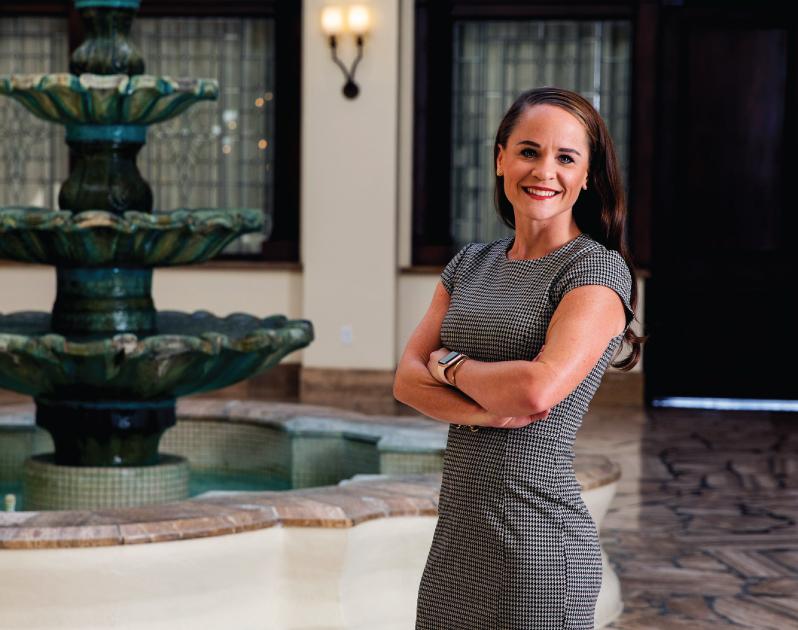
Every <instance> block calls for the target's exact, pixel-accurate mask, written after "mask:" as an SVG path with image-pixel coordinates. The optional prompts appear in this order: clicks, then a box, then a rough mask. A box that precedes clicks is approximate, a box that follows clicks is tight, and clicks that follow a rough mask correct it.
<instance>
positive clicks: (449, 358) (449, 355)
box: [438, 350, 460, 365]
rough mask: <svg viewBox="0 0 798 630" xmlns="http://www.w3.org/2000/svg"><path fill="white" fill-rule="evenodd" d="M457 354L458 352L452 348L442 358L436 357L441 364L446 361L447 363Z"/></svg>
mask: <svg viewBox="0 0 798 630" xmlns="http://www.w3.org/2000/svg"><path fill="white" fill-rule="evenodd" d="M459 354H460V353H459V352H455V351H454V350H452V351H451V352H450V353H449V354H447V355H446V356H445V357H443V358H442V359H438V363H440V364H441V365H446V364H447V363H449V361H451V360H452V359H454V358H455V357H456V356H458V355H459Z"/></svg>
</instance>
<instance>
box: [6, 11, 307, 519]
mask: <svg viewBox="0 0 798 630" xmlns="http://www.w3.org/2000/svg"><path fill="white" fill-rule="evenodd" d="M139 1H140V0H75V7H76V8H77V9H78V11H79V12H80V15H81V17H82V19H83V21H84V24H85V27H86V32H87V34H88V35H87V38H86V41H85V42H84V43H83V44H82V45H81V46H80V47H79V48H77V49H76V50H75V52H74V53H73V55H72V57H71V61H70V74H41V75H25V76H21V75H12V76H0V94H3V95H6V96H9V97H11V98H13V99H15V100H16V101H17V102H19V103H21V104H22V105H23V106H24V107H26V108H27V109H28V110H29V111H30V112H31V113H33V114H34V115H35V116H38V117H39V118H43V119H44V120H48V121H51V122H54V123H59V124H62V125H65V126H66V142H67V144H68V145H69V147H70V154H71V158H72V159H71V169H70V175H69V177H68V179H67V180H66V181H65V182H64V184H63V186H62V188H61V191H60V194H59V197H58V204H59V207H60V209H59V210H51V209H45V208H21V207H12V208H2V209H0V257H2V258H7V259H13V260H17V261H24V262H31V263H40V264H47V265H53V266H55V268H56V278H57V292H56V299H55V303H54V305H53V309H52V313H40V312H29V311H25V312H18V313H11V314H8V315H0V387H4V388H6V389H11V390H14V391H17V392H21V393H24V394H28V395H31V396H33V398H34V399H35V402H36V423H37V424H38V425H39V426H40V427H43V428H44V429H46V430H47V431H49V433H50V435H51V436H52V439H53V443H54V446H55V452H54V453H52V454H50V455H45V456H37V457H34V458H31V460H30V461H29V462H27V463H26V468H25V476H24V478H23V483H24V488H25V493H26V499H25V500H26V505H27V506H31V507H33V508H34V509H58V508H63V507H69V505H65V504H64V502H65V501H67V500H69V499H68V497H75V496H80V495H81V494H82V495H83V496H81V497H80V500H79V503H80V505H81V506H82V507H106V506H108V505H136V504H142V503H149V502H153V501H168V500H177V499H181V498H185V497H186V496H187V494H188V487H187V475H188V466H187V463H186V462H183V461H180V458H176V457H175V456H171V455H167V454H161V453H159V452H158V442H159V440H160V437H161V435H162V434H163V432H164V431H165V430H166V429H167V428H168V427H170V426H172V425H173V424H174V423H175V422H176V416H175V400H176V398H177V397H179V396H185V395H187V394H191V393H196V392H203V391H209V390H213V389H218V388H221V387H225V386H227V385H230V384H233V383H235V382H238V381H240V380H242V379H245V378H248V377H250V376H253V375H255V374H258V373H260V372H263V371H265V370H268V369H269V368H271V367H273V366H274V365H276V364H277V363H278V362H279V361H280V359H282V358H283V357H284V356H285V355H287V354H289V353H290V352H293V351H294V350H297V349H299V348H302V347H304V346H307V345H308V344H309V343H310V342H311V341H312V339H313V328H312V325H311V323H310V322H309V321H307V320H288V319H287V318H286V317H284V316H281V315H275V316H271V317H267V318H258V317H255V316H250V315H246V314H242V313H236V314H234V315H230V316H228V317H225V318H219V317H215V316H213V315H212V314H211V313H208V312H206V311H199V312H195V313H181V312H173V311H165V312H159V311H157V310H156V309H155V306H154V304H153V300H152V294H151V284H152V270H153V268H154V267H162V266H168V265H189V264H193V263H199V262H203V261H206V260H209V259H211V258H213V257H214V256H216V255H217V254H218V253H219V252H220V251H221V250H222V249H223V248H224V247H225V246H226V245H227V244H229V243H230V242H231V241H232V240H234V239H235V238H237V237H238V236H240V235H242V234H245V233H249V232H260V231H263V232H266V234H267V236H268V233H269V231H270V228H271V225H270V223H269V217H266V216H264V215H263V212H262V211H261V210H260V209H191V210H188V209H179V210H174V211H171V212H156V213H153V198H152V190H151V189H150V186H149V184H148V183H147V182H146V181H145V180H144V179H143V178H142V176H141V173H140V172H139V170H138V168H137V166H136V156H137V154H138V152H139V150H140V149H141V147H142V146H144V144H145V142H146V137H147V128H148V126H149V125H152V124H156V123H160V122H163V121H165V120H168V119H170V118H173V117H174V116H177V115H178V114H180V113H181V112H183V111H185V110H186V109H187V108H189V107H191V106H192V105H194V104H196V103H198V102H200V101H204V100H214V99H216V98H217V96H218V92H219V87H218V84H217V82H216V81H213V80H204V79H173V78H170V77H155V76H150V75H146V74H144V62H143V60H142V57H141V55H140V54H139V52H138V51H137V49H136V47H135V46H134V45H133V44H132V42H131V41H130V40H129V32H130V27H131V23H132V20H133V17H134V15H135V13H136V11H137V9H138V7H139ZM160 470H163V475H164V476H159V471H160ZM184 478H185V483H184ZM145 479H146V480H147V481H146V482H145V481H143V480H145ZM146 483H149V484H150V486H151V490H152V491H151V492H150V491H148V490H147V488H143V487H142V484H146ZM70 484H71V485H70ZM103 484H105V485H103ZM164 488H172V490H170V491H168V492H166V493H165V494H164ZM120 494H125V495H126V496H124V497H121V498H120ZM127 495H129V496H127ZM92 497H94V498H92Z"/></svg>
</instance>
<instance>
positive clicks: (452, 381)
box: [451, 355, 468, 387]
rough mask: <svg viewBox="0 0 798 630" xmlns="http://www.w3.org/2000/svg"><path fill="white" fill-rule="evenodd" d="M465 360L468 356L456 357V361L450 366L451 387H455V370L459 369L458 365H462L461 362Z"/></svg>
mask: <svg viewBox="0 0 798 630" xmlns="http://www.w3.org/2000/svg"><path fill="white" fill-rule="evenodd" d="M466 361H468V357H467V356H466V355H462V356H461V357H460V358H459V359H457V362H456V363H455V364H454V365H453V366H452V380H451V383H452V387H457V380H456V379H457V370H459V369H460V366H461V365H463V363H465V362H466Z"/></svg>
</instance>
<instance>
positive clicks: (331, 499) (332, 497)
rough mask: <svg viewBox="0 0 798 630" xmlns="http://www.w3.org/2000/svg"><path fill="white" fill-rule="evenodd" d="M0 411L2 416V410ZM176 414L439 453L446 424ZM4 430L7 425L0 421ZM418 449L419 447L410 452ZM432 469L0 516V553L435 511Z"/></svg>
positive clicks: (333, 416)
mask: <svg viewBox="0 0 798 630" xmlns="http://www.w3.org/2000/svg"><path fill="white" fill-rule="evenodd" d="M33 409H34V408H33V405H32V404H21V405H8V406H5V407H3V408H2V409H0V424H3V425H6V422H5V419H6V418H8V420H9V422H8V424H9V425H10V424H13V425H14V426H16V427H18V426H25V425H31V424H32V422H33V415H32V414H33ZM3 412H6V413H3ZM177 414H178V418H181V419H186V420H189V421H191V420H197V421H202V420H216V421H233V422H247V423H254V424H263V425H272V426H274V425H277V426H283V427H285V428H286V429H287V430H290V431H298V432H304V431H310V432H313V433H316V432H323V433H325V434H329V433H341V434H343V435H346V436H348V437H361V436H362V437H366V438H370V439H372V440H374V441H376V442H377V445H378V447H380V448H383V449H388V450H390V449H391V448H399V449H401V450H415V449H414V448H413V446H414V444H415V445H417V446H418V447H424V450H427V451H430V450H432V451H434V450H442V449H443V448H444V447H445V443H446V433H447V431H448V424H446V423H441V422H435V421H430V420H429V419H426V418H423V417H421V416H418V417H415V416H396V417H394V416H368V415H365V414H359V413H356V412H351V411H343V410H340V409H334V408H330V407H314V406H309V405H298V404H289V403H269V402H262V401H238V400H233V401H229V400H221V399H198V398H187V399H182V400H180V401H179V402H178V408H177ZM6 426H7V425H6ZM419 450H421V448H420V449H419ZM574 467H575V469H576V475H577V479H578V481H579V483H580V485H581V486H582V490H583V491H585V490H590V489H592V488H596V487H599V486H603V485H608V484H610V483H612V482H614V481H616V480H617V479H618V478H619V477H620V467H619V466H618V464H617V463H615V462H612V461H610V460H609V459H607V458H606V457H604V456H602V455H584V454H579V455H577V457H576V459H575V462H574ZM440 483H441V475H440V473H437V474H430V475H402V476H387V475H362V476H356V477H354V478H353V479H350V480H345V481H343V482H341V483H340V484H339V485H336V486H320V487H314V488H303V489H298V490H283V491H262V492H230V493H226V492H219V493H214V492H209V493H205V494H203V495H201V496H199V497H195V498H193V499H189V500H186V501H181V502H178V503H167V504H157V505H149V506H143V507H136V508H119V509H106V510H67V511H46V512H0V549H42V548H56V547H102V546H110V545H130V544H138V543H151V542H166V541H174V540H186V539H190V538H201V537H208V536H222V535H226V534H234V533H238V532H244V531H250V530H256V529H264V528H267V527H275V526H284V527H334V528H342V527H353V526H355V525H358V524H360V523H363V522H365V521H368V520H371V519H375V518H387V517H393V516H436V515H437V506H438V493H439V489H440Z"/></svg>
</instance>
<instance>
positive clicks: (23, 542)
mask: <svg viewBox="0 0 798 630" xmlns="http://www.w3.org/2000/svg"><path fill="white" fill-rule="evenodd" d="M178 415H179V417H180V422H179V423H178V424H177V425H176V426H175V427H174V428H173V429H171V430H170V431H169V432H167V434H166V435H165V436H164V445H165V446H167V447H168V450H169V451H171V452H177V453H181V454H183V455H188V456H189V458H190V459H191V460H192V461H196V462H197V463H203V464H211V465H214V466H219V465H228V466H230V465H237V466H240V465H248V466H253V465H259V466H261V467H262V468H266V469H272V470H280V469H282V470H284V471H291V473H290V474H291V475H292V476H295V477H296V478H297V479H298V480H300V483H307V484H312V483H317V482H322V483H327V484H328V485H325V486H323V487H305V488H302V489H297V490H290V491H281V492H243V493H236V492H233V493H230V492H209V493H205V494H204V495H201V496H198V497H195V498H194V499H193V500H189V501H183V502H180V503H172V504H163V505H154V506H146V507H140V508H129V509H118V510H95V511H67V512H38V513H37V512H18V513H0V548H3V550H2V552H0V559H2V562H0V580H2V581H3V583H4V584H7V585H9V587H8V588H6V589H3V590H2V591H0V607H2V610H3V611H4V619H5V620H7V623H9V624H10V625H11V626H15V625H23V626H24V624H26V623H27V624H28V627H37V628H42V629H48V628H56V627H64V626H67V627H69V626H79V627H81V628H86V629H93V628H98V629H99V628H123V627H124V628H131V629H138V628H142V629H143V628H145V627H146V628H164V629H165V628H174V627H191V628H198V629H203V628H221V627H234V628H242V629H243V628H263V627H268V628H275V629H277V628H279V629H289V628H290V629H300V628H302V629H307V630H311V629H314V630H319V629H321V628H326V629H327V630H333V629H335V630H343V629H348V630H354V629H358V630H360V629H363V630H365V629H367V628H368V629H369V630H373V629H375V628H380V629H393V628H395V629H397V630H398V629H400V628H403V629H406V628H410V627H412V626H413V620H414V617H415V604H416V597H417V592H418V585H419V581H420V579H421V572H422V571H423V567H424V563H425V561H426V557H427V553H428V551H429V548H430V544H431V541H432V534H433V532H434V528H435V524H436V518H437V509H436V506H437V501H438V490H439V487H440V480H441V479H440V473H439V472H434V467H435V466H436V465H437V466H440V464H441V462H442V455H443V448H444V447H445V441H446V431H447V429H448V427H447V426H446V425H445V424H443V423H435V422H431V421H427V420H419V419H415V418H407V419H405V418H393V417H391V418H379V417H368V416H364V415H362V414H355V413H352V412H341V411H340V410H334V409H325V408H311V407H308V406H301V407H300V406H296V405H288V404H270V403H257V402H244V401H223V400H201V399H187V400H183V401H180V403H179V405H178ZM19 425H20V421H19V418H18V417H17V430H19ZM181 432H182V435H181ZM203 436H204V437H203ZM257 436H260V439H257ZM2 443H3V442H2V441H0V444H2ZM2 461H3V458H0V462H2ZM358 461H359V462H360V463H357V462H358ZM436 462H437V464H436ZM575 467H576V472H577V478H578V479H579V482H580V484H581V485H582V496H583V498H584V500H585V503H586V505H587V507H588V509H589V510H590V513H591V515H592V516H593V518H594V520H595V521H596V523H597V524H598V525H599V528H600V525H601V520H602V519H603V517H604V515H605V513H606V511H607V509H608V507H609V504H610V501H611V499H612V497H613V495H614V492H615V488H616V484H617V480H618V478H619V475H620V471H619V469H618V466H617V465H616V464H613V463H612V462H610V461H609V460H607V459H606V458H604V457H601V456H587V455H583V454H578V455H577V458H576V462H575ZM357 469H359V470H360V471H361V473H365V474H361V475H354V476H353V475H352V474H351V473H352V471H353V470H357ZM0 472H2V470H1V469H0ZM340 475H345V476H346V477H348V479H347V478H342V477H340ZM332 484H334V485H332ZM34 586H35V587H36V588H34ZM41 592H47V593H48V597H47V598H46V600H45V601H44V602H43V601H42V600H41V597H40V594H41ZM166 594H168V596H167V595H166ZM220 602H223V605H220ZM620 609H621V601H620V591H619V588H618V580H617V577H616V576H615V574H614V572H613V571H612V567H611V566H610V565H609V563H608V562H607V559H606V557H604V575H603V583H602V590H601V592H600V594H599V600H598V604H597V609H596V627H597V628H601V627H603V626H605V625H607V624H608V623H610V622H611V621H612V619H614V618H615V617H616V616H617V615H618V614H619V613H620Z"/></svg>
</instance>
